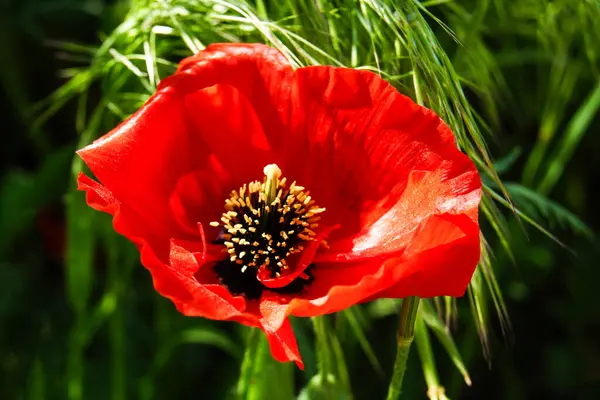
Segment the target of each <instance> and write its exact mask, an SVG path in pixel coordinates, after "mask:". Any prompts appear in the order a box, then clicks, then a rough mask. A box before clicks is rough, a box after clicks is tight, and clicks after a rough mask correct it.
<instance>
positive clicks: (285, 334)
mask: <svg viewBox="0 0 600 400" xmlns="http://www.w3.org/2000/svg"><path fill="white" fill-rule="evenodd" d="M262 329H263V331H264V332H265V334H266V335H267V340H268V342H269V347H270V348H271V353H272V354H273V357H274V358H275V359H276V360H277V361H281V362H285V361H294V362H295V363H296V365H297V366H298V368H300V369H302V370H303V369H304V363H303V362H302V358H301V357H300V351H299V350H298V344H297V343H296V337H295V336H294V331H293V330H292V324H291V323H290V321H289V320H288V319H285V320H283V323H282V324H281V325H280V326H279V327H278V328H277V329H273V328H272V326H271V325H270V324H269V323H268V322H267V321H264V320H263V322H262Z"/></svg>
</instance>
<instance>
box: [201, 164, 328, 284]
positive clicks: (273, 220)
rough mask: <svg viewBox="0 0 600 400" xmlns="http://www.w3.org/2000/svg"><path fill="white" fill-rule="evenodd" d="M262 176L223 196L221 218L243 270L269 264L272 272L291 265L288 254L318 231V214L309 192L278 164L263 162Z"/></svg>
mask: <svg viewBox="0 0 600 400" xmlns="http://www.w3.org/2000/svg"><path fill="white" fill-rule="evenodd" d="M264 173H265V178H264V180H263V182H259V181H254V182H250V183H249V184H245V185H244V186H242V187H241V188H240V189H239V190H234V191H232V192H231V195H230V197H229V199H227V200H225V212H224V213H223V215H222V216H221V221H220V222H218V221H215V222H211V223H210V225H211V226H215V227H217V226H222V227H223V230H224V234H223V235H222V236H223V238H224V239H225V242H224V244H225V246H226V247H227V252H228V257H229V260H230V261H231V262H232V263H235V264H238V265H239V268H240V270H241V271H242V272H245V271H247V270H248V269H249V268H253V269H259V268H266V269H267V270H268V271H269V272H270V273H271V276H272V277H273V278H276V277H279V276H281V273H282V271H283V270H287V269H289V265H288V262H287V258H288V257H289V256H290V255H292V254H295V253H299V252H301V251H302V250H304V247H305V242H307V241H310V240H313V239H314V238H315V236H316V233H315V229H316V228H317V227H318V221H319V220H320V218H321V217H320V215H319V214H321V213H323V212H324V211H325V209H324V208H321V207H319V206H317V205H315V201H314V200H313V199H312V197H311V196H310V192H309V191H307V190H305V189H304V187H302V186H299V185H297V184H296V182H292V183H291V184H290V185H289V186H288V184H287V180H286V178H285V177H284V178H282V179H280V177H281V170H280V169H279V167H278V166H277V165H276V164H270V165H267V166H266V167H265V168H264Z"/></svg>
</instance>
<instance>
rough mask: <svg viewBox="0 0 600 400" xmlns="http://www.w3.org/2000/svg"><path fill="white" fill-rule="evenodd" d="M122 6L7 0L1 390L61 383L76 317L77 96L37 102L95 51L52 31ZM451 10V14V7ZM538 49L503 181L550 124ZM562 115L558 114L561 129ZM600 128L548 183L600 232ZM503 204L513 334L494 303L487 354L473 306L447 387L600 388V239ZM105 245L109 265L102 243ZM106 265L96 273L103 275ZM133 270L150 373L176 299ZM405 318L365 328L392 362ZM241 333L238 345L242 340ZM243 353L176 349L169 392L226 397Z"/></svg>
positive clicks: (506, 71) (88, 33)
mask: <svg viewBox="0 0 600 400" xmlns="http://www.w3.org/2000/svg"><path fill="white" fill-rule="evenodd" d="M125 9H126V5H123V4H120V3H119V4H115V2H111V1H101V0H89V1H81V2H78V1H58V0H56V1H33V0H23V1H21V2H17V1H12V2H8V1H6V0H0V110H1V111H0V113H1V114H0V115H1V117H2V123H1V126H2V127H1V128H0V130H1V132H2V136H1V137H2V145H1V150H0V154H1V156H0V167H1V169H0V205H1V210H0V217H1V220H0V398H2V399H13V398H14V399H17V398H38V397H39V398H44V396H45V398H49V399H60V398H65V395H64V393H65V385H66V382H65V378H64V376H65V375H64V374H65V372H64V370H65V368H66V364H65V357H66V354H67V352H68V346H70V345H72V344H69V343H71V342H70V341H69V332H70V327H71V325H72V324H73V323H74V316H73V314H72V312H71V311H70V309H69V306H68V303H67V299H66V298H65V286H64V280H65V276H64V274H63V261H64V255H63V254H64V242H65V216H64V194H65V192H66V191H67V188H68V187H69V185H71V184H72V182H70V179H71V178H70V177H71V175H70V172H69V171H70V162H71V159H72V155H73V154H72V153H73V151H74V150H75V146H76V143H77V134H76V130H75V127H74V122H73V121H74V120H75V105H74V104H71V103H68V104H67V105H66V106H65V107H64V108H63V109H61V110H60V111H59V112H58V113H57V114H56V115H55V116H54V117H53V118H51V119H50V120H49V121H48V122H47V123H45V124H43V125H38V124H36V123H35V121H34V119H33V118H32V110H33V109H35V104H36V102H38V101H40V100H42V99H43V98H45V97H46V96H47V95H48V94H49V93H50V92H52V91H53V90H55V89H56V88H57V87H59V86H60V85H61V84H62V83H64V79H62V78H61V74H60V72H61V70H63V69H64V68H68V67H71V66H73V65H84V61H85V60H84V61H81V60H76V59H67V57H66V55H65V54H64V53H62V52H61V51H60V50H57V49H56V48H54V47H53V46H52V42H51V41H52V40H57V39H60V40H68V41H74V42H79V43H89V44H96V43H99V37H98V33H99V32H102V31H109V30H110V28H111V27H113V26H114V25H115V23H116V22H117V21H118V18H119V16H120V15H122V10H125ZM439 16H440V17H441V18H444V17H445V14H444V13H443V12H440V14H439ZM447 22H448V23H449V24H450V27H451V28H454V27H453V25H452V21H451V20H449V21H447ZM440 35H443V33H441V32H440ZM446 44H447V46H448V51H449V52H452V51H455V47H454V45H453V44H452V43H446ZM509 45H510V46H513V47H515V48H519V46H522V45H523V46H524V45H525V44H523V43H521V42H519V41H518V40H515V41H514V43H511V44H509ZM509 45H507V44H506V42H501V40H500V39H496V40H495V39H494V38H493V37H491V38H489V46H490V48H491V49H497V50H498V51H504V50H506V47H507V46H509ZM598 46H600V43H598ZM573 51H574V54H575V57H576V56H577V54H578V51H580V50H579V49H578V47H577V46H575V47H574V50H573ZM540 65H541V64H540V63H535V62H529V63H528V62H525V61H523V62H520V63H513V64H510V63H507V64H505V65H501V71H502V73H503V76H504V79H505V80H506V83H507V87H508V89H509V93H510V94H511V96H510V98H506V97H505V98H503V99H498V101H497V103H498V105H499V106H498V110H499V113H498V117H497V124H496V125H495V126H493V137H488V144H489V147H490V149H491V152H492V154H493V156H494V157H495V158H497V159H498V158H501V157H503V156H505V155H506V154H509V153H510V152H511V151H512V150H514V149H518V150H520V152H521V154H522V155H524V156H521V157H519V158H518V159H517V161H516V162H515V163H514V164H513V165H512V166H511V167H510V169H509V170H508V171H507V172H505V173H504V174H503V176H502V177H503V179H505V180H507V181H518V180H519V179H520V177H521V173H522V169H523V163H524V160H525V158H526V157H525V156H526V155H527V154H528V153H529V152H530V151H531V149H532V148H533V146H534V145H535V143H536V141H537V140H538V131H539V129H540V115H541V112H540V104H541V103H542V102H543V100H544V96H546V95H547V92H546V90H545V86H546V85H547V82H548V79H547V74H546V73H545V69H544V65H543V64H542V65H541V66H540ZM597 76H598V75H594V74H593V73H589V71H587V72H586V73H584V72H582V77H581V79H579V80H578V82H577V84H576V85H575V87H574V89H573V91H572V92H571V93H568V96H567V98H566V100H565V102H566V107H565V109H566V111H565V115H567V116H570V115H572V114H573V113H574V112H576V111H577V109H578V108H579V107H580V105H581V102H582V101H583V99H584V98H585V96H586V95H587V94H588V92H589V90H590V88H591V87H592V86H593V85H595V82H597ZM96 92H98V93H99V89H98V88H92V90H91V92H90V98H91V99H92V100H91V101H92V102H93V99H94V97H95V96H96V97H97V96H99V94H98V93H96ZM493 97H494V96H492V98H493ZM469 98H470V99H472V101H473V102H474V104H475V105H476V108H478V109H479V110H481V112H482V114H483V115H484V116H485V115H486V109H485V107H486V105H485V103H484V102H481V101H480V100H478V97H476V96H475V95H474V94H473V93H469ZM565 125H566V123H564V122H563V123H561V127H560V129H559V131H561V130H563V129H564V128H565ZM599 128H600V119H599V118H598V117H597V116H596V118H595V119H594V121H593V122H592V123H591V125H590V126H589V127H588V128H587V129H586V131H585V136H584V137H583V138H582V140H581V142H580V143H579V145H578V146H577V150H576V152H575V154H574V156H573V157H572V159H571V160H570V161H569V162H568V164H567V168H566V170H565V171H564V173H563V175H562V177H561V179H560V181H559V183H558V184H557V186H556V187H555V188H554V189H553V191H552V192H551V193H550V195H549V196H550V198H551V199H553V200H554V201H556V202H558V203H560V204H563V205H565V206H566V207H567V208H568V209H570V210H571V211H573V212H574V213H575V214H577V215H578V216H579V217H580V218H581V219H582V220H583V221H585V223H586V224H587V225H588V226H589V228H590V229H591V230H592V231H594V232H597V231H598V229H599V228H600V212H599V211H598V206H597V205H598V204H600V198H599V194H598V193H599V191H598V190H595V188H596V186H597V183H598V182H599V181H600V162H598V152H599V151H600V136H599V135H597V134H596V133H597V131H598V129H599ZM542 167H543V166H540V168H542ZM506 216H507V218H508V220H509V222H508V224H509V226H510V234H509V238H510V244H511V246H512V248H513V251H514V255H515V262H511V261H510V259H509V258H508V257H507V255H506V254H505V253H504V252H503V251H502V250H501V249H500V247H499V246H498V244H497V243H495V240H494V238H493V234H492V233H491V231H490V235H488V237H489V239H490V241H491V242H492V245H493V248H494V249H496V250H497V251H496V253H495V266H496V268H495V269H496V272H497V274H498V279H499V281H500V286H501V288H502V290H503V292H504V294H505V296H506V300H507V306H508V312H509V315H510V318H511V321H512V328H513V331H512V336H511V337H509V338H504V337H503V336H502V333H501V330H500V326H499V324H498V323H497V322H495V321H496V319H495V318H493V317H492V318H490V323H491V329H490V330H491V339H490V354H491V358H490V359H489V360H486V359H485V357H484V356H483V352H482V350H481V345H480V343H479V340H478V338H477V335H476V334H474V332H473V329H472V328H469V324H470V321H468V320H467V321H462V322H461V323H460V324H459V326H458V328H457V333H456V337H457V343H458V345H459V348H460V349H461V352H462V353H463V355H464V357H465V360H466V362H467V367H468V369H469V372H470V373H471V376H472V380H473V386H472V387H471V388H468V387H465V386H464V384H463V383H462V381H461V380H460V377H459V376H458V374H456V373H455V372H454V370H453V367H452V366H451V364H450V362H449V361H447V360H446V359H445V357H443V356H440V357H438V358H439V365H438V367H439V370H440V376H441V380H442V384H444V385H445V386H446V389H447V393H448V395H449V397H451V398H464V399H482V398H485V399H511V400H518V399H537V398H540V399H541V398H543V399H566V398H569V399H589V398H595V397H597V396H598V393H600V296H598V292H599V291H598V285H599V284H600V267H599V266H598V263H599V260H600V250H599V249H600V246H599V245H600V241H598V239H595V238H588V237H585V236H584V235H577V234H574V233H572V231H571V230H570V229H569V228H568V227H561V226H559V225H558V224H556V223H554V222H553V221H552V220H549V221H545V222H544V225H545V226H547V227H549V228H550V230H551V231H552V232H553V233H554V234H555V235H556V236H557V237H558V238H559V239H560V240H561V241H562V242H563V243H564V244H565V246H566V248H563V247H561V246H559V245H557V244H556V243H555V242H553V241H552V240H550V239H549V238H548V237H547V236H545V235H543V234H542V233H540V232H538V231H535V230H533V229H530V228H527V229H525V230H524V228H523V225H522V224H521V223H519V221H517V220H516V219H515V218H514V217H512V216H511V215H510V213H506ZM486 229H487V228H486ZM486 232H487V231H486ZM98 257H100V259H101V261H100V262H99V263H98V264H99V265H100V266H102V265H103V261H102V260H104V259H103V257H105V255H102V254H99V255H98ZM104 261H105V260H104ZM99 268H104V267H99ZM101 272H102V271H100V272H99V274H98V276H99V278H98V279H103V278H101V276H103V275H102V273H101ZM133 274H134V275H133V276H134V279H133V280H132V281H133V282H135V287H129V288H127V290H128V293H129V296H130V297H129V298H130V299H135V305H132V306H130V307H129V308H128V310H127V311H126V312H127V314H126V321H127V322H126V323H127V326H128V329H129V332H131V335H132V337H131V338H129V339H128V341H127V342H126V343H125V344H124V347H123V348H124V352H126V354H127V358H128V361H129V363H130V364H129V366H130V371H129V376H130V377H131V379H132V380H133V379H134V378H133V377H139V376H141V375H143V371H144V370H145V367H144V366H145V365H146V364H147V363H148V362H149V361H150V359H151V358H152V355H151V351H152V350H151V349H152V348H153V347H152V346H153V344H152V343H154V342H153V340H155V339H154V337H153V336H152V334H151V333H149V331H150V330H152V329H154V328H153V325H152V324H154V323H155V321H154V318H155V317H156V315H155V314H154V312H155V311H154V309H153V306H152V305H153V304H154V303H155V302H159V307H162V308H163V309H164V310H166V311H165V312H166V313H174V312H175V311H174V310H173V309H171V308H170V305H169V304H168V303H166V302H165V303H163V302H162V300H156V299H154V297H156V295H155V294H154V293H153V292H152V291H150V290H149V288H151V281H150V279H149V277H148V276H147V274H146V273H145V271H143V269H142V268H136V269H135V270H134V272H133ZM100 284H101V283H100V282H97V283H95V285H98V286H99V285H100ZM132 301H133V300H132ZM461 307H462V306H461ZM464 307H466V305H464ZM177 321H178V322H177V323H178V324H179V326H188V325H186V324H188V322H187V321H184V318H178V319H177ZM196 322H197V321H196ZM395 323H396V321H395V319H394V318H393V317H388V318H384V319H382V320H378V321H375V322H373V326H372V327H371V328H370V329H369V335H368V338H369V340H370V342H371V343H372V344H373V346H374V348H375V351H376V353H377V355H378V357H379V358H380V361H381V363H382V365H383V367H384V369H385V370H386V371H390V370H391V363H392V357H391V355H390V354H391V353H392V351H391V350H390V349H392V348H393V334H394V329H395ZM211 326H218V327H220V328H221V329H223V331H226V332H231V331H233V330H234V329H236V328H234V327H231V326H230V325H229V324H217V325H211ZM172 329H176V326H175V327H172ZM107 337H109V333H106V332H104V333H103V334H100V335H99V336H98V338H97V339H94V341H93V343H92V344H91V346H90V348H89V350H88V351H87V352H86V356H85V363H86V364H87V366H86V370H87V371H88V375H86V380H85V382H86V385H88V386H89V388H90V389H88V391H89V392H92V393H94V395H93V396H92V397H93V398H108V397H109V394H108V392H107V389H106V380H107V379H108V375H109V371H108V360H107V357H106V355H105V352H104V349H105V348H106V346H107V340H108V339H107ZM237 345H239V346H240V347H241V345H242V343H241V342H240V343H237ZM434 351H436V352H439V354H442V355H443V350H441V348H438V347H434ZM348 363H349V365H350V367H349V368H350V370H351V373H356V374H359V373H362V374H363V375H357V376H362V379H358V380H357V381H356V382H360V383H357V385H363V384H364V385H366V386H370V385H372V386H381V387H385V382H386V380H385V379H383V380H382V379H380V378H378V377H377V376H376V375H375V374H373V373H372V371H371V372H370V371H369V370H368V368H367V367H362V366H364V365H365V364H366V361H365V359H364V356H362V355H357V356H355V357H352V359H351V360H348ZM238 365H239V364H238V362H237V361H236V360H235V359H234V358H230V357H229V356H227V355H226V354H225V353H224V352H223V351H222V350H219V349H216V348H212V347H203V346H191V347H189V348H186V349H185V350H181V351H176V352H174V354H173V356H172V357H171V358H170V360H168V363H167V364H166V367H165V368H164V370H161V371H159V372H158V373H157V378H156V379H157V382H158V383H157V386H156V387H157V389H156V390H157V393H158V398H168V396H170V395H173V396H175V397H176V398H218V397H219V396H220V395H222V393H223V392H224V390H226V389H223V388H225V387H227V385H230V384H232V383H233V382H234V381H235V379H236V377H237V373H238ZM362 370H364V371H362ZM40 371H42V372H40ZM361 371H362V372H361ZM40 374H42V375H43V376H44V377H45V379H43V381H44V382H45V385H44V390H43V391H42V392H43V393H44V395H41V396H42V397H40V392H39V391H38V389H36V387H35V386H36V385H38V384H39V379H37V378H36V377H39V376H40ZM406 379H407V382H408V383H407V385H408V386H409V388H408V391H409V393H414V397H415V398H424V395H423V393H424V390H425V389H424V384H423V382H422V378H421V372H420V367H419V366H418V363H417V360H416V357H415V356H414V354H413V357H412V358H411V365H410V370H409V374H408V376H407V378H406ZM36 382H38V383H36ZM132 385H134V384H132ZM40 390H41V389H40ZM199 390H201V393H202V394H201V395H200V394H199V392H198V391H199ZM375 392H377V393H381V390H379V391H375ZM361 393H373V392H369V391H366V390H365V389H361V388H360V387H357V388H356V397H357V398H361ZM161 394H162V396H167V397H161ZM166 394H169V395H166ZM365 396H366V395H365Z"/></svg>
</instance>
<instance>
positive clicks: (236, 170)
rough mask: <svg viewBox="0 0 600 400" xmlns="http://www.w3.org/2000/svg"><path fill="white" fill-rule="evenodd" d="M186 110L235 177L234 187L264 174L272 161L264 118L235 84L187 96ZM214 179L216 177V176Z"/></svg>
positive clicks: (198, 129) (212, 152)
mask: <svg viewBox="0 0 600 400" xmlns="http://www.w3.org/2000/svg"><path fill="white" fill-rule="evenodd" d="M185 108H186V114H187V116H188V118H189V120H190V121H191V125H192V127H193V130H194V131H195V132H197V134H199V135H201V136H202V138H203V140H204V142H205V143H206V145H207V146H208V149H209V151H210V153H211V155H213V156H214V157H216V158H217V160H218V161H219V164H220V165H221V166H222V168H223V169H224V170H225V171H227V172H228V174H229V175H230V176H231V177H232V179H233V182H231V184H232V185H233V186H230V187H229V190H227V191H226V192H225V193H219V192H217V193H213V195H214V196H216V197H221V198H222V199H224V198H225V195H226V194H228V193H229V192H230V191H231V190H232V189H233V188H237V187H239V186H241V185H242V184H244V183H247V182H251V181H253V180H254V179H257V178H260V177H261V176H262V170H263V168H264V166H265V165H267V164H269V163H270V162H272V161H273V156H272V155H271V148H270V145H269V143H268V141H267V139H266V137H265V134H264V132H263V129H262V126H261V122H260V120H259V119H258V117H257V116H256V113H255V112H254V109H253V107H252V105H251V104H250V102H249V101H248V100H247V99H246V97H245V96H244V95H243V94H242V93H241V92H240V91H239V90H237V89H236V88H235V87H233V86H229V85H224V84H217V85H214V86H210V87H208V88H205V89H202V90H198V91H196V92H194V93H190V94H188V95H187V96H186V97H185ZM213 179H215V178H214V177H213Z"/></svg>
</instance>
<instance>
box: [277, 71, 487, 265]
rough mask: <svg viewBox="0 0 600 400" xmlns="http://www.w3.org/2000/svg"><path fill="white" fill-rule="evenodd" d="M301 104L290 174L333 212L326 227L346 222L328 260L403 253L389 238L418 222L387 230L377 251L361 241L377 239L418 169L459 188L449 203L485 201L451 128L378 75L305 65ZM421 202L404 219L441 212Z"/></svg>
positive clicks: (300, 74)
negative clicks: (376, 225) (463, 199)
mask: <svg viewBox="0 0 600 400" xmlns="http://www.w3.org/2000/svg"><path fill="white" fill-rule="evenodd" d="M293 101H294V106H293V112H294V113H295V116H294V118H292V121H293V125H292V126H291V133H290V134H289V135H288V136H287V138H288V139H287V142H288V143H287V145H286V147H285V148H284V149H283V150H282V151H283V152H284V153H285V154H286V157H285V158H286V160H288V161H287V165H289V167H288V169H290V170H292V172H290V174H292V175H293V176H294V179H297V180H298V181H301V182H302V184H303V185H304V186H306V187H309V188H310V189H311V192H312V193H313V198H315V199H316V201H318V203H319V204H320V205H321V206H323V207H325V208H326V209H327V212H326V213H324V214H323V219H324V221H325V223H329V224H333V223H340V224H341V225H342V227H341V229H340V230H339V231H337V232H336V233H335V234H334V235H332V237H331V238H330V247H331V248H330V250H329V251H328V252H327V255H322V257H321V259H322V260H329V261H332V260H334V259H336V260H338V261H341V260H344V259H345V260H347V261H350V260H353V259H357V258H364V257H374V256H378V255H383V254H386V253H394V252H398V251H401V250H402V247H403V246H404V245H405V243H404V241H402V240H394V241H392V242H391V243H390V240H389V236H390V235H393V236H395V237H396V236H405V237H410V234H411V233H412V232H413V231H414V229H416V225H415V224H414V223H413V224H404V221H401V222H400V223H394V221H393V220H392V219H389V222H388V224H387V226H386V228H390V229H388V230H384V229H380V230H379V231H380V232H385V233H387V234H388V237H387V238H385V239H384V238H382V239H381V240H380V241H379V242H373V244H372V245H369V246H366V244H367V243H366V242H363V245H365V247H364V248H362V249H361V251H360V252H358V251H356V250H358V249H357V248H355V243H356V242H360V240H361V239H360V237H361V236H365V235H369V234H371V236H373V237H374V236H376V234H375V233H374V232H369V227H370V226H371V225H373V224H374V223H376V222H377V221H379V220H380V219H381V218H382V217H384V216H385V215H386V214H387V213H389V211H390V209H391V208H393V207H394V206H396V205H397V203H398V199H399V198H401V196H402V195H403V194H404V193H405V192H406V191H408V190H407V185H408V184H409V178H410V174H411V173H414V172H415V171H422V172H423V173H436V174H437V173H439V174H441V175H442V177H441V178H440V181H441V182H442V184H444V183H445V185H446V186H447V187H449V188H450V189H452V190H453V191H454V192H451V191H450V189H448V190H447V193H445V194H446V198H447V200H452V199H453V197H454V196H460V195H467V194H468V193H473V196H472V197H473V198H477V197H478V196H479V189H480V187H481V184H480V181H479V178H478V175H477V171H476V170H475V167H474V165H473V163H472V162H471V161H470V160H469V159H468V158H467V157H466V156H465V155H464V154H462V153H461V152H460V151H459V150H458V149H457V147H456V144H455V142H454V136H453V135H452V132H451V131H450V129H449V128H448V127H447V126H446V125H445V124H444V123H443V121H441V120H440V119H439V117H437V116H436V115H435V114H434V113H433V112H431V111H430V110H428V109H425V108H424V107H421V106H418V105H417V104H415V103H414V102H413V101H412V100H411V99H410V98H408V97H406V96H403V95H401V94H400V93H398V91H397V90H396V89H395V88H393V87H392V86H391V85H390V84H388V83H387V82H385V81H383V80H382V79H381V78H380V77H378V76H377V75H375V74H373V73H370V72H368V71H358V70H352V69H346V68H334V67H326V66H319V67H307V68H300V69H298V70H297V71H296V82H295V87H294V97H293ZM438 191H439V190H438ZM429 198H431V196H429ZM417 200H419V201H417V203H416V204H411V205H410V206H409V207H407V210H406V212H405V213H404V214H405V215H407V214H410V213H413V209H415V210H414V213H416V214H418V215H420V217H419V218H412V217H411V219H412V220H414V222H417V223H418V220H420V219H422V218H423V217H425V216H427V215H428V214H430V213H435V212H436V211H435V209H430V210H426V209H425V206H421V205H420V204H419V203H420V202H421V201H420V199H417ZM434 200H437V201H439V202H444V199H441V198H440V199H434ZM431 203H432V202H431V201H429V202H427V204H426V205H427V206H428V205H430V204H431ZM434 203H435V202H434ZM456 204H457V206H456V207H455V209H456V212H458V213H460V212H462V211H464V210H467V211H468V210H471V209H473V208H474V209H475V210H476V208H477V202H472V201H470V202H468V203H466V204H461V201H460V199H459V200H458V201H456ZM475 212H476V211H475ZM379 227H380V228H383V225H382V223H380V225H379ZM402 227H403V229H404V231H401V229H400V228H402ZM384 240H385V241H387V243H386V245H385V246H384V245H383V242H384Z"/></svg>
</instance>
